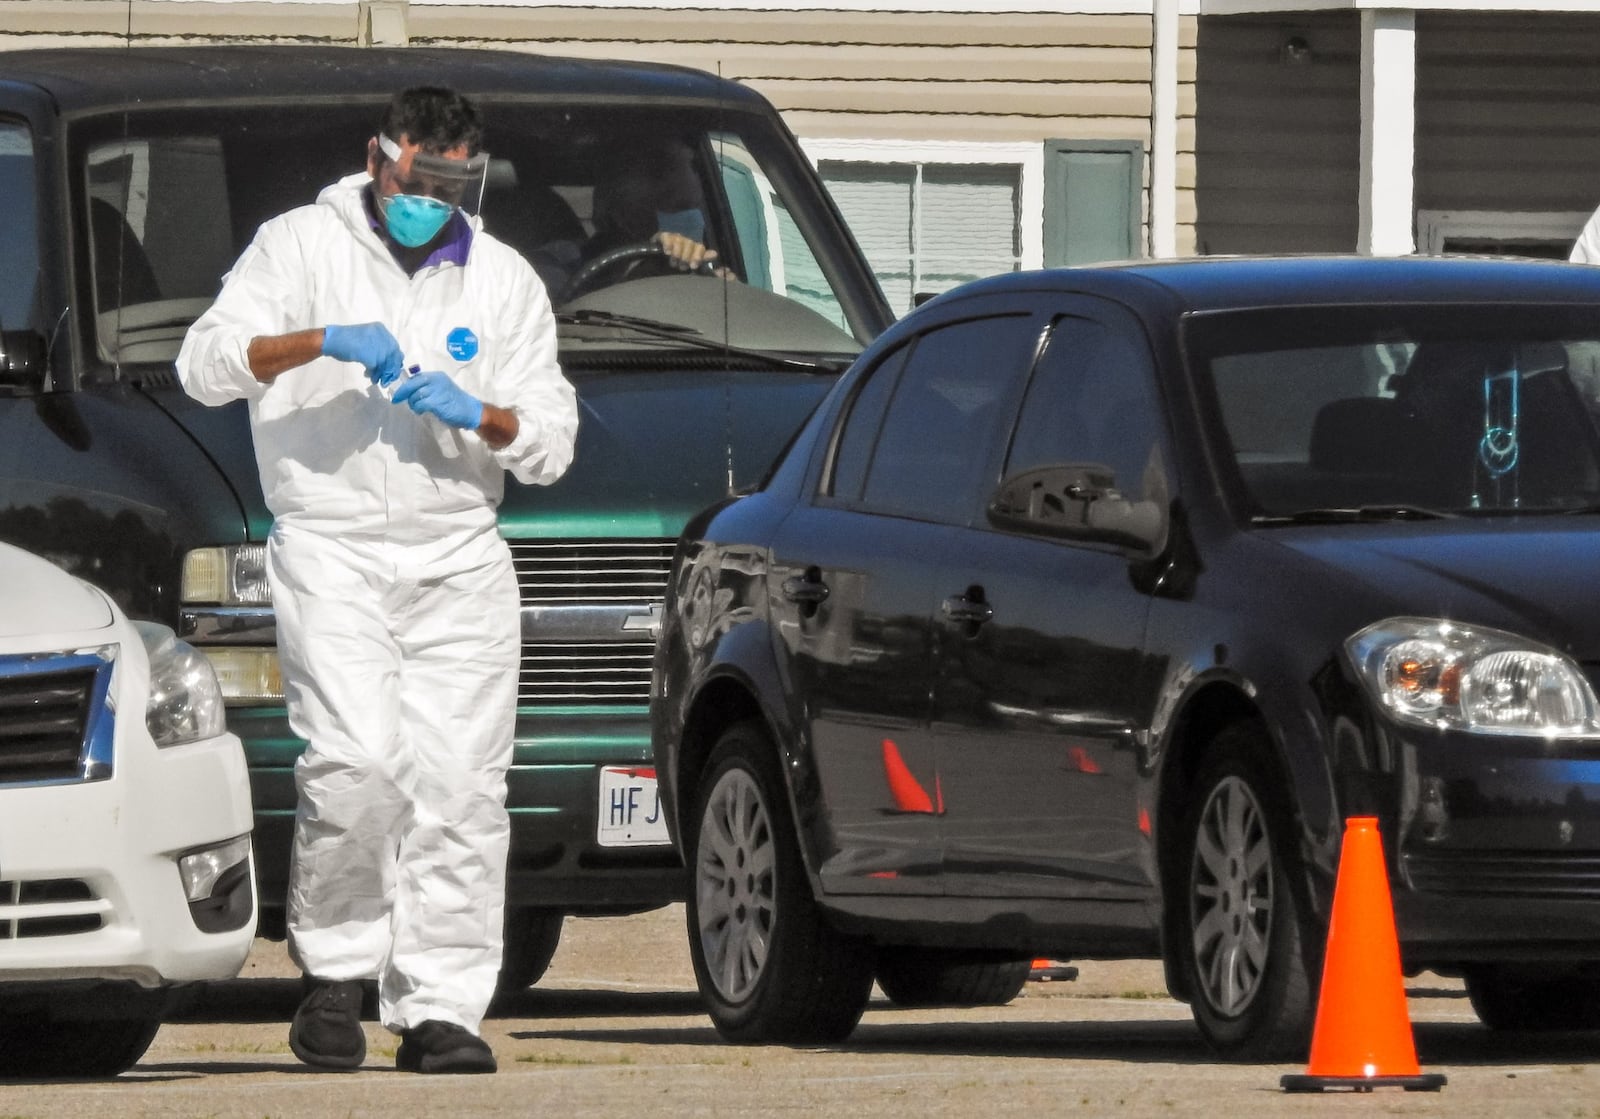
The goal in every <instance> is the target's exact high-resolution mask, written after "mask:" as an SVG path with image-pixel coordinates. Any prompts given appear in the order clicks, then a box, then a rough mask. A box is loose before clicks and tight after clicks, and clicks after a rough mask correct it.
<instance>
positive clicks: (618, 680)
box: [511, 538, 675, 707]
mask: <svg viewBox="0 0 1600 1119" xmlns="http://www.w3.org/2000/svg"><path fill="white" fill-rule="evenodd" d="M674 544H675V541H673V540H671V539H666V538H659V539H644V540H603V539H602V540H513V541H511V558H512V562H513V563H514V564H515V566H516V570H517V585H518V587H519V588H520V591H521V595H522V608H523V616H524V618H525V619H528V618H530V617H533V618H535V619H536V620H535V621H532V622H528V623H525V629H524V640H523V645H522V670H521V674H520V677H519V681H518V687H517V701H518V702H519V703H520V704H522V705H524V706H532V707H550V706H555V705H558V704H598V705H615V706H633V705H642V704H646V703H648V702H649V700H650V661H651V658H652V656H653V655H654V652H655V635H654V632H653V630H652V629H651V625H652V623H653V622H654V620H655V619H656V618H657V617H659V612H660V606H661V603H662V600H663V599H664V598H665V597H666V590H667V577H668V574H669V572H670V571H671V568H672V551H673V546H674ZM552 633H554V634H556V636H555V637H554V638H553V639H552V638H550V635H551V634H552Z"/></svg>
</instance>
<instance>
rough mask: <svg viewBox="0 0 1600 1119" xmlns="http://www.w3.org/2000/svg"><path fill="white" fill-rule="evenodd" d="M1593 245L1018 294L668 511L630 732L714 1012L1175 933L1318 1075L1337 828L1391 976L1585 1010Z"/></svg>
mask: <svg viewBox="0 0 1600 1119" xmlns="http://www.w3.org/2000/svg"><path fill="white" fill-rule="evenodd" d="M1597 414H1600V268H1594V269H1590V268H1584V267H1581V266H1575V265H1564V264H1542V263H1534V262H1512V261H1504V260H1501V261H1486V260H1448V259H1405V260H1373V259H1356V258H1351V259H1313V258H1304V259H1282V260H1265V259H1238V260H1224V259H1216V260H1195V261H1183V262H1168V263H1144V264H1132V265H1123V266H1116V267H1105V268H1089V269H1068V270H1060V271H1051V272H1038V273H1019V274H1012V275H1007V276H1003V277H998V278H995V279H991V280H984V281H980V282H977V283H974V284H969V285H967V286H965V287H962V288H960V289H957V290H956V291H954V292H950V293H948V294H946V295H944V296H941V297H940V298H938V299H936V300H933V301H932V302H929V303H928V304H926V305H924V306H923V307H921V308H920V309H918V310H917V311H915V312H913V313H912V314H911V315H909V316H907V317H906V318H905V319H903V320H902V321H901V322H899V323H898V324H896V325H895V326H894V327H893V328H891V329H890V330H889V331H887V332H886V333H885V334H884V335H883V336H881V338H880V339H879V340H878V341H877V342H876V343H874V344H873V345H872V346H871V347H870V348H869V349H868V350H867V352H866V353H865V354H863V355H862V357H861V359H860V360H859V361H858V362H857V363H856V364H855V365H854V366H853V367H852V369H851V371H850V372H849V373H847V374H846V375H845V376H844V377H843V379H842V380H841V381H840V382H839V383H838V384H837V386H836V387H835V388H834V390H833V391H832V392H831V394H830V395H829V396H828V397H826V398H825V400H824V401H823V403H822V404H821V406H820V407H819V409H818V410H817V411H816V412H815V413H814V414H813V416H812V417H811V419H810V420H809V422H808V423H807V425H806V426H805V427H804V428H803V430H802V431H801V432H800V434H799V435H798V436H797V438H796V441H795V442H794V443H793V444H792V446H791V448H790V449H789V451H788V453H787V455H786V456H785V457H783V458H782V459H780V460H779V462H778V463H777V465H776V466H775V467H774V468H773V470H772V471H771V473H770V474H769V476H768V477H767V479H766V480H765V482H764V483H763V484H762V485H761V486H760V487H759V488H758V489H757V490H756V491H755V492H752V493H750V494H748V495H745V496H742V497H737V498H732V499H730V500H728V501H725V502H723V503H722V504H720V505H719V506H717V507H715V508H713V509H711V510H709V511H707V512H706V513H704V514H702V515H701V516H700V517H699V518H697V519H696V520H694V521H692V522H691V523H690V525H689V527H688V529H687V531H686V533H685V535H684V536H683V538H682V539H681V540H680V542H679V545H678V549H677V555H676V558H675V561H674V565H673V570H672V575H671V583H670V588H669V594H668V600H667V618H666V622H665V625H664V628H663V631H662V634H661V637H660V640H659V642H658V645H657V649H656V658H655V666H654V682H653V693H654V694H653V714H652V719H653V737H654V749H655V755H656V758H657V760H658V765H659V775H660V778H661V783H662V788H663V793H664V803H665V806H666V809H667V813H668V819H669V821H670V823H671V826H672V827H673V829H674V834H675V838H676V840H677V842H678V843H679V844H680V845H681V848H682V850H683V853H684V855H685V859H686V861H687V864H688V866H689V867H690V868H691V869H692V875H693V882H692V886H691V890H690V900H689V906H688V923H689V939H690V944H691V952H692V957H693V961H694V966H695V971H696V974H697V976H698V979H699V985H700V989H701V993H702V994H703V995H704V997H705V999H706V1000H707V1004H708V1006H709V1007H710V1011H711V1015H712V1018H713V1020H714V1021H715V1024H716V1026H717V1028H718V1030H719V1031H721V1033H722V1034H723V1035H724V1036H726V1037H729V1038H733V1039H738V1040H746V1041H763V1040H770V1041H791V1042H805V1041H822V1040H832V1039H838V1038H841V1037H843V1036H845V1035H847V1034H848V1033H849V1032H850V1031H851V1030H852V1029H853V1028H854V1026H855V1024H856V1022H857V1021H858V1019H859V1017H860V1015H861V1013H862V1010H863V1008H864V1006H865V1004H866V1001H867V996H868V993H869V990H870V988H871V984H872V981H873V979H874V978H877V980H878V981H879V983H880V985H881V986H882V987H883V989H884V990H885V992H886V993H888V994H889V996H890V997H891V998H892V999H894V1000H895V1001H897V1002H910V1003H918V1002H921V1003H957V1004H960V1003H967V1004H974V1003H981V1002H992V1001H1004V1000H1005V999H1008V998H1009V997H1011V995H1012V994H1014V993H1015V992H1016V990H1017V988H1018V986H1019V985H1020V983H1021V980H1022V977H1023V976H1025V975H1026V968H1027V961H1028V960H1029V959H1031V958H1034V957H1041V956H1043V957H1052V958H1057V959H1070V958H1078V959H1086V958H1113V957H1159V958H1161V959H1163V960H1164V961H1165V965H1166V975H1167V981H1168V985H1169V987H1170V988H1171V990H1172V992H1173V994H1174V995H1175V996H1177V997H1178V998H1181V999H1184V1000H1187V1001H1188V1002H1189V1003H1190V1004H1191V1005H1192V1008H1193V1013H1194V1017H1195V1021H1196V1022H1197V1024H1198V1025H1199V1028H1200V1031H1201V1033H1202V1034H1203V1035H1204V1037H1205V1039H1206V1040H1207V1041H1208V1042H1209V1043H1210V1045H1211V1046H1212V1047H1214V1048H1215V1049H1216V1050H1217V1051H1219V1052H1220V1053H1222V1054H1224V1055H1227V1056H1230V1057H1236V1058H1242V1059H1279V1058H1281V1059H1290V1058H1296V1059H1298V1058H1300V1057H1303V1056H1304V1053H1305V1051H1306V1045H1307V1040H1308V1038H1309V1034H1310V1024H1311V1021H1312V1018H1313V1015H1314V1010H1315V1004H1316V997H1317V983H1318V978H1319V976H1320V974H1321V956H1322V951H1323V946H1324V942H1325V934H1326V925H1327V915H1328V910H1329V906H1330V901H1331V897H1332V888H1333V883H1334V877H1335V872H1336V869H1337V861H1338V854H1339V846H1340V841H1341V837H1342V833H1343V827H1344V821H1345V820H1346V818H1348V817H1350V816H1354V815H1363V816H1366V815H1371V816H1376V817H1378V818H1379V820H1380V821H1381V829H1382V835H1383V840H1384V849H1385V853H1386V856H1387V858H1388V860H1389V872H1390V878H1391V883H1392V892H1393V897H1394V904H1395V912H1396V920H1397V925H1398V930H1399V935H1400V943H1401V952H1402V956H1403V960H1404V964H1405V966H1406V968H1407V969H1408V970H1410V971H1415V970H1417V969H1424V968H1431V969H1436V970H1438V971H1440V972H1444V973H1448V974H1458V975H1461V976H1464V978H1465V981H1466V986H1467V990H1468V992H1469V994H1470V996H1471V999H1472V1004H1473V1006H1474V1007H1475V1008H1476V1010H1477V1012H1478V1014H1479V1016H1480V1017H1481V1018H1482V1019H1483V1021H1484V1022H1486V1023H1487V1024H1488V1025H1490V1026H1491V1027H1494V1028H1497V1029H1540V1028H1558V1027H1561V1028H1570V1027H1600V703H1597V701H1596V693H1595V686H1596V680H1597V679H1600V434H1597Z"/></svg>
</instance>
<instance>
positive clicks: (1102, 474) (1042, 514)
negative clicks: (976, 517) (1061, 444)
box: [988, 462, 1167, 552]
mask: <svg viewBox="0 0 1600 1119" xmlns="http://www.w3.org/2000/svg"><path fill="white" fill-rule="evenodd" d="M988 515H989V523H990V524H992V525H994V526H995V527H996V528H1003V529H1008V530H1010V531H1012V532H1026V533H1032V534H1036V535H1043V536H1055V537H1060V538H1062V539H1065V540H1081V541H1089V542H1099V543H1105V544H1115V545H1118V546H1119V547H1124V548H1133V549H1136V550H1138V551H1141V552H1153V551H1156V550H1158V549H1159V546H1160V545H1161V544H1162V543H1163V541H1164V540H1165V539H1166V534H1167V517H1166V511H1165V509H1163V508H1162V506H1161V504H1160V503H1159V502H1155V501H1129V500H1128V499H1127V497H1125V496H1124V495H1123V494H1122V491H1120V490H1119V489H1117V478H1116V475H1115V474H1114V473H1113V472H1112V471H1111V468H1110V467H1107V466H1103V465H1101V464H1099V463H1093V462H1065V463H1053V464H1051V465H1049V466H1039V467H1035V468H1034V469H1032V470H1024V471H1023V472H1021V473H1020V474H1013V475H1012V476H1011V477H1009V478H1007V479H1006V480H1005V481H1004V482H1002V483H1000V488H999V489H997V490H996V491H995V493H994V497H993V498H992V499H991V500H990V502H989V509H988Z"/></svg>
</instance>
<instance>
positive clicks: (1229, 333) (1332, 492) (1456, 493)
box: [1185, 305, 1600, 524]
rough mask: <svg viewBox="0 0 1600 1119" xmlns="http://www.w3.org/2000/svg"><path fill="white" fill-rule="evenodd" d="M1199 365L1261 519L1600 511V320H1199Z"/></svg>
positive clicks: (1476, 314)
mask: <svg viewBox="0 0 1600 1119" xmlns="http://www.w3.org/2000/svg"><path fill="white" fill-rule="evenodd" d="M1185 341H1186V345H1187V348H1188V350H1189V358H1190V363H1191V366H1192V367H1193V368H1195V369H1196V370H1197V372H1199V373H1200V374H1201V379H1202V381H1204V382H1208V383H1209V387H1210V388H1211V390H1212V391H1213V393H1214V401H1215V404H1216V415H1217V417H1218V419H1219V421H1220V423H1219V426H1220V432H1219V433H1218V434H1217V436H1216V438H1215V439H1214V442H1216V443H1217V444H1219V445H1220V446H1221V454H1220V455H1218V458H1219V460H1220V461H1222V462H1223V464H1224V467H1225V472H1227V473H1231V474H1232V475H1233V476H1234V478H1235V480H1236V481H1237V483H1238V488H1239V492H1240V493H1242V494H1243V496H1244V499H1245V503H1246V508H1247V510H1248V512H1249V513H1250V514H1251V515H1252V516H1253V517H1254V518H1255V519H1256V521H1257V522H1258V523H1263V524H1273V523H1292V522H1295V521H1329V520H1357V519H1378V518H1407V519H1416V518H1432V517H1439V516H1456V515H1465V516H1472V515H1478V516H1490V515H1503V514H1509V513H1518V512H1547V513H1554V512H1570V511H1587V510H1593V509H1595V508H1596V507H1597V506H1600V436H1597V427H1596V422H1597V417H1600V311H1596V310H1595V309H1594V308H1584V307H1534V306H1515V307H1505V306H1496V305H1473V306H1466V307H1461V306H1457V307H1433V306H1429V307H1419V306H1405V305H1398V306H1388V307H1381V308H1379V307H1370V308H1361V307H1336V308H1328V307H1319V308H1307V309H1293V310H1272V311H1250V312H1235V313H1217V314H1204V315H1195V316H1193V317H1191V318H1190V319H1189V320H1188V322H1187V323H1186V326H1185Z"/></svg>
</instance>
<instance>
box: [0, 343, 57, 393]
mask: <svg viewBox="0 0 1600 1119" xmlns="http://www.w3.org/2000/svg"><path fill="white" fill-rule="evenodd" d="M48 360H49V350H48V348H47V347H46V346H45V341H44V335H42V334H40V333H38V332H37V331H32V330H0V392H4V391H8V390H10V391H15V390H18V389H29V390H35V389H40V388H43V387H44V375H45V366H46V363H47V362H48Z"/></svg>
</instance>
